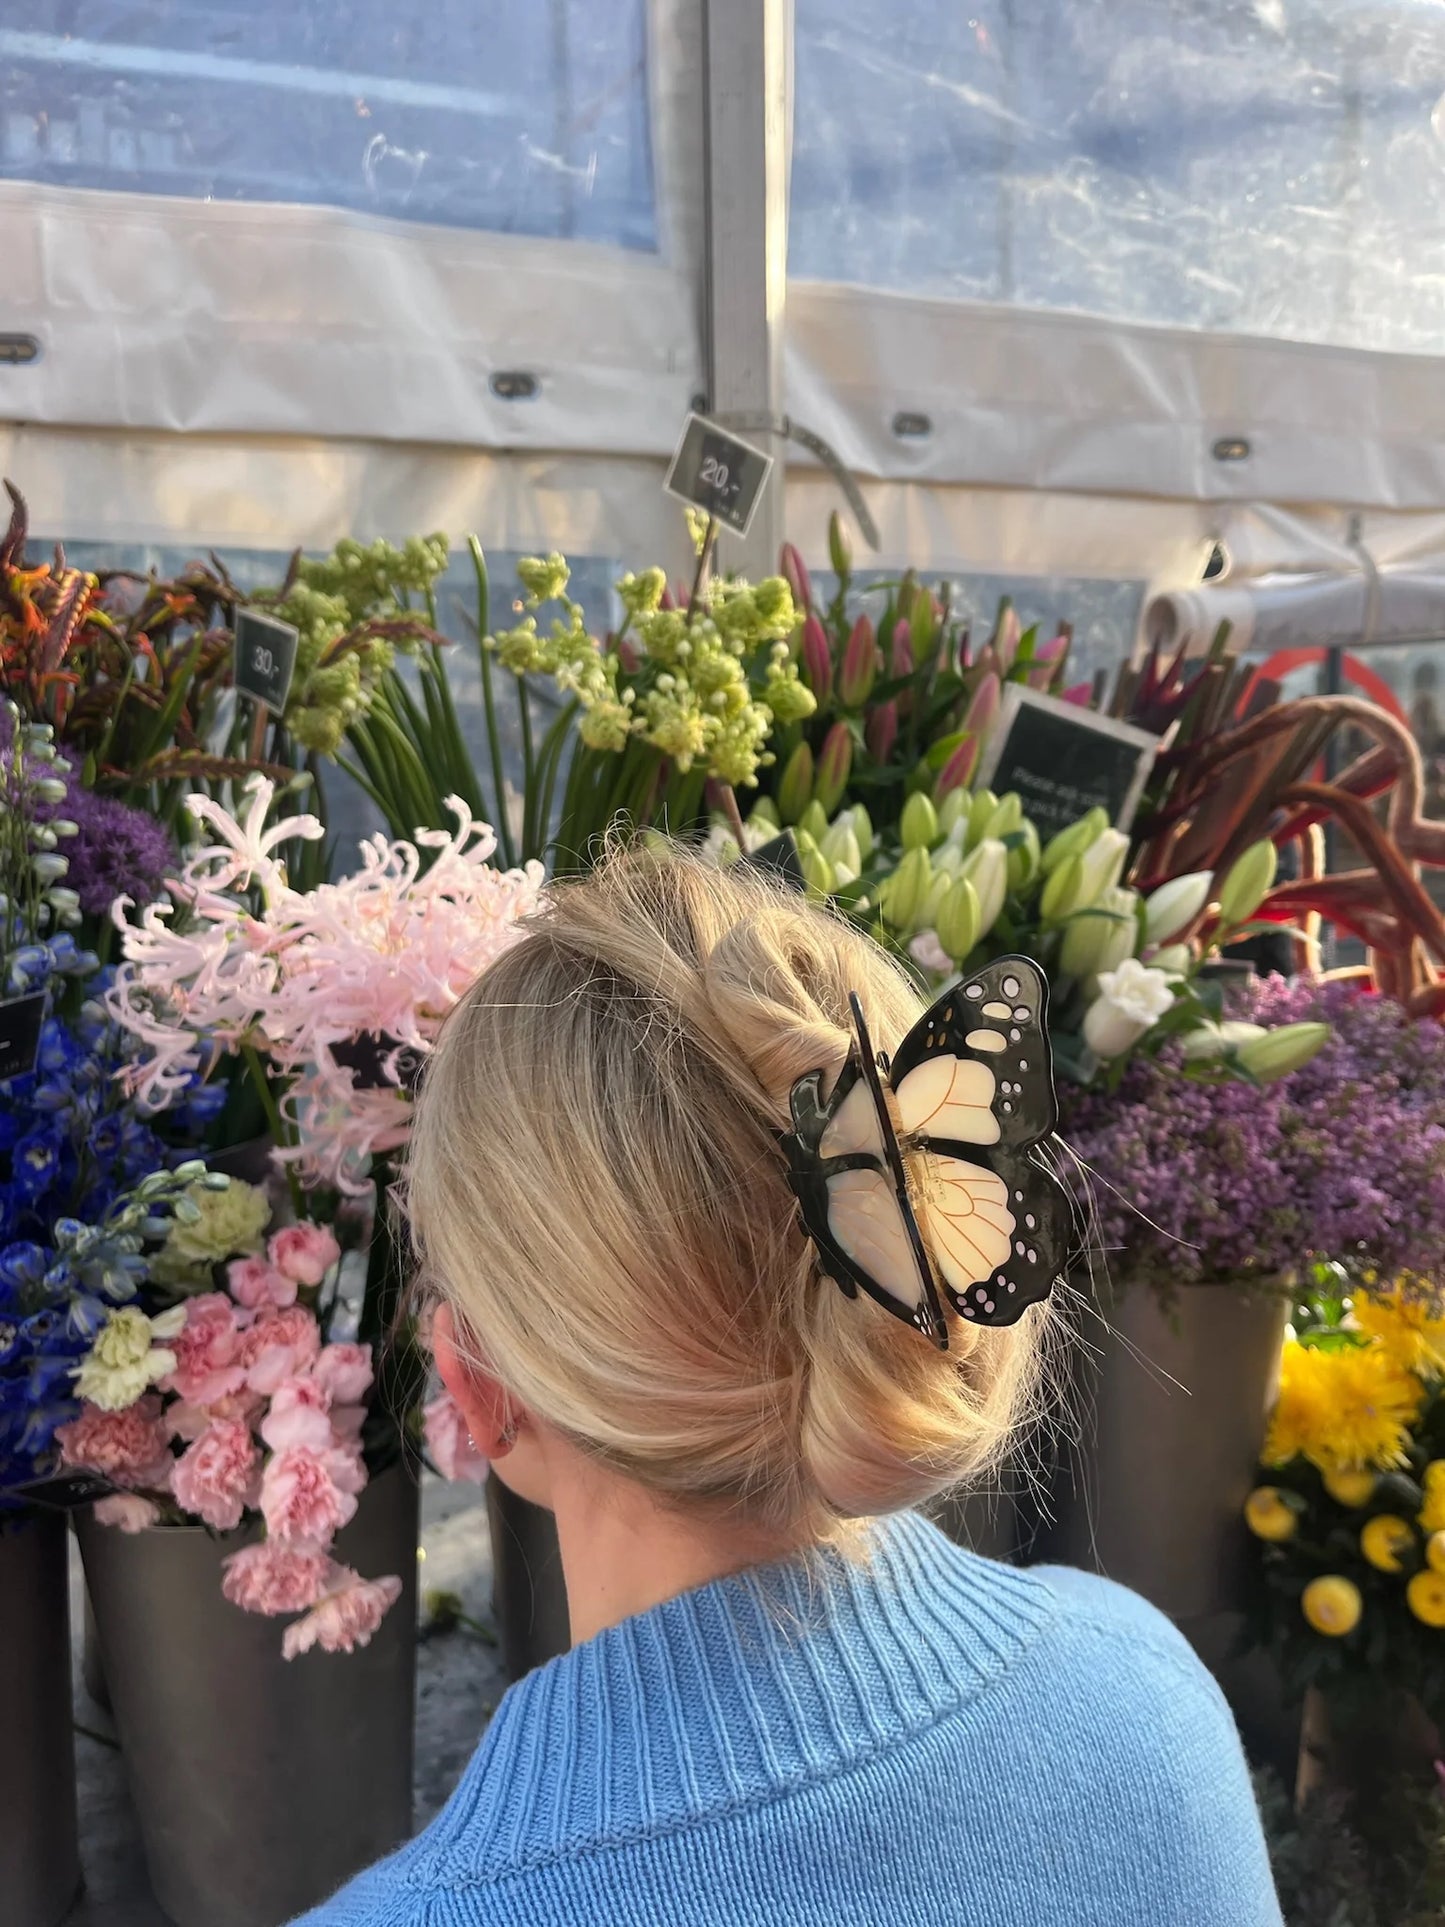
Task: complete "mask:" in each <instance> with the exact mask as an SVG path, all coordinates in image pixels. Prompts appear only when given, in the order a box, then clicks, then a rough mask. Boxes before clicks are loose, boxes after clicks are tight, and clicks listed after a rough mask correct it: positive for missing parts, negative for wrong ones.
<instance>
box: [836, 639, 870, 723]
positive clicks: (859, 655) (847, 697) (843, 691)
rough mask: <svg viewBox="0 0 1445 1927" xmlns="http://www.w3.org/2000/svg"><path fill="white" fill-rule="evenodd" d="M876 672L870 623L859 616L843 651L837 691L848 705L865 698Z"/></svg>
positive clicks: (853, 707)
mask: <svg viewBox="0 0 1445 1927" xmlns="http://www.w3.org/2000/svg"><path fill="white" fill-rule="evenodd" d="M877 674H878V644H877V643H876V642H875V641H874V639H873V624H872V623H871V622H870V621H869V620H868V618H867V616H859V618H858V620H857V621H856V622H855V623H854V624H853V633H852V634H851V635H850V636H849V638H848V646H847V648H846V649H845V650H844V651H843V667H842V669H841V671H840V672H839V676H838V694H839V695H840V696H841V697H842V699H843V702H844V703H845V704H846V705H847V707H848V708H849V709H857V708H858V707H859V706H860V705H861V704H863V703H866V702H867V700H868V695H869V691H870V690H871V689H872V687H873V683H874V679H875V678H876V676H877Z"/></svg>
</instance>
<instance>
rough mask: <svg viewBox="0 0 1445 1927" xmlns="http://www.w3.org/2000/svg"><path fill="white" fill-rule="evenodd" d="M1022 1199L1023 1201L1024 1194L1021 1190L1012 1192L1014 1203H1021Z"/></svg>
mask: <svg viewBox="0 0 1445 1927" xmlns="http://www.w3.org/2000/svg"><path fill="white" fill-rule="evenodd" d="M1023 1201H1024V1194H1023V1192H1022V1191H1015V1192H1014V1203H1015V1204H1022V1203H1023Z"/></svg>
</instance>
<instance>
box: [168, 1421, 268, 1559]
mask: <svg viewBox="0 0 1445 1927" xmlns="http://www.w3.org/2000/svg"><path fill="white" fill-rule="evenodd" d="M260 1457H261V1455H260V1453H259V1452H258V1451H257V1449H256V1441H255V1440H254V1439H253V1438H252V1437H251V1428H250V1426H248V1425H246V1424H245V1423H244V1422H243V1421H242V1420H240V1419H234V1418H232V1419H221V1420H220V1421H219V1422H218V1423H216V1424H214V1425H210V1426H207V1428H206V1430H205V1431H204V1432H202V1434H201V1436H200V1437H199V1438H198V1439H197V1440H196V1442H195V1444H194V1445H188V1446H187V1447H186V1449H185V1451H184V1452H183V1453H182V1454H181V1456H180V1457H179V1458H178V1459H177V1460H176V1469H175V1477H174V1478H173V1480H172V1482H171V1489H172V1491H173V1492H174V1493H175V1495H176V1500H177V1503H178V1504H179V1505H181V1506H182V1507H183V1508H184V1509H185V1511H187V1512H193V1513H194V1514H195V1515H196V1517H197V1518H198V1519H200V1520H203V1521H204V1523H205V1524H206V1525H208V1526H211V1527H213V1528H214V1529H215V1530H216V1531H217V1532H229V1531H230V1530H231V1528H232V1527H233V1526H238V1525H239V1524H240V1523H241V1514H242V1513H243V1512H244V1511H245V1509H246V1507H247V1506H248V1505H254V1504H255V1503H256V1469H257V1466H258V1464H259V1463H260Z"/></svg>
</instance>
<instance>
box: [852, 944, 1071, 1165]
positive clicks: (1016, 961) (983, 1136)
mask: <svg viewBox="0 0 1445 1927" xmlns="http://www.w3.org/2000/svg"><path fill="white" fill-rule="evenodd" d="M1048 1021H1049V991H1048V984H1047V982H1046V981H1045V978H1044V975H1043V972H1042V971H1041V970H1040V969H1039V967H1038V965H1037V964H1036V963H1033V962H1031V961H1030V959H1029V958H1027V957H1000V958H999V959H998V960H997V962H995V963H991V964H989V965H987V966H986V968H985V969H983V970H980V971H977V972H975V973H974V974H973V975H971V976H967V977H963V978H960V980H959V981H958V983H956V984H955V985H954V986H953V987H952V989H950V990H948V991H946V992H945V993H944V995H943V996H942V997H940V998H938V1000H937V1001H936V1002H935V1003H934V1004H933V1005H932V1006H931V1007H930V1008H929V1009H928V1010H926V1011H925V1012H924V1014H923V1016H922V1017H920V1018H919V1020H918V1022H917V1023H916V1024H915V1025H914V1026H913V1028H912V1030H911V1031H909V1033H908V1035H907V1036H906V1037H905V1038H904V1040H903V1042H902V1043H901V1044H900V1045H899V1046H898V1049H897V1051H896V1052H895V1053H894V1056H893V1064H892V1067H891V1069H890V1071H889V1074H888V1081H889V1084H890V1085H891V1086H892V1089H893V1095H894V1098H895V1100H896V1101H897V1104H898V1109H899V1113H900V1116H901V1120H902V1130H903V1133H904V1135H905V1136H924V1137H927V1138H929V1139H930V1140H933V1141H935V1142H939V1141H942V1142H958V1143H961V1144H964V1145H969V1144H976V1145H978V1146H980V1147H986V1146H988V1145H991V1144H996V1145H997V1146H998V1147H999V1148H1000V1150H1024V1149H1027V1148H1028V1147H1029V1146H1030V1145H1033V1144H1037V1143H1039V1142H1040V1140H1041V1139H1043V1138H1046V1137H1048V1136H1049V1135H1050V1134H1051V1133H1052V1132H1053V1130H1054V1129H1055V1128H1056V1126H1057V1124H1058V1121H1059V1107H1058V1101H1057V1099H1056V1098H1055V1096H1054V1066H1053V1055H1052V1052H1051V1051H1050V1049H1049V1029H1048ZM949 1064H952V1065H956V1066H959V1067H961V1068H960V1071H959V1074H958V1075H957V1076H956V1077H955V1079H954V1089H953V1090H952V1092H950V1091H949V1089H948V1087H947V1085H946V1083H945V1076H944V1073H945V1068H946V1066H948V1065H949ZM968 1066H977V1067H979V1069H980V1071H983V1072H988V1073H991V1076H992V1081H993V1088H992V1089H991V1090H989V1089H988V1087H987V1083H986V1080H985V1079H984V1078H983V1077H982V1076H980V1075H976V1074H975V1073H974V1072H972V1071H970V1070H969V1069H968V1068H967V1067H968ZM915 1073H921V1075H919V1076H916V1077H915ZM910 1079H912V1080H914V1081H913V1082H912V1083H910ZM967 1109H972V1110H975V1111H981V1110H991V1111H992V1114H993V1125H992V1127H989V1126H987V1125H985V1124H984V1123H983V1120H982V1119H981V1118H978V1117H975V1118H973V1119H972V1120H970V1119H969V1118H968V1117H965V1116H963V1115H962V1114H961V1113H962V1112H963V1111H964V1110H967Z"/></svg>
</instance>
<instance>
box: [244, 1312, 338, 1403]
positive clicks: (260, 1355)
mask: <svg viewBox="0 0 1445 1927" xmlns="http://www.w3.org/2000/svg"><path fill="white" fill-rule="evenodd" d="M320 1350H321V1330H320V1327H319V1326H318V1325H317V1323H316V1320H315V1318H314V1317H313V1316H312V1314H311V1313H310V1312H309V1311H307V1310H306V1308H305V1306H304V1305H288V1306H287V1307H286V1309H285V1310H284V1311H263V1312H258V1313H257V1316H256V1322H255V1324H254V1325H252V1327H251V1329H250V1330H249V1331H248V1332H246V1333H245V1334H244V1335H243V1337H242V1341H241V1345H240V1350H239V1358H240V1363H241V1365H242V1366H243V1368H244V1375H245V1381H246V1383H247V1385H249V1386H250V1388H251V1390H252V1391H253V1392H261V1393H264V1394H265V1396H266V1397H268V1398H269V1397H270V1395H271V1393H272V1392H274V1391H275V1390H276V1388H277V1386H279V1385H281V1384H283V1383H284V1382H285V1381H286V1380H287V1379H288V1378H298V1377H300V1375H301V1373H302V1372H304V1371H305V1370H306V1367H307V1366H308V1365H309V1364H310V1363H311V1361H312V1360H313V1359H314V1358H315V1357H316V1354H317V1353H318V1352H319V1351H320Z"/></svg>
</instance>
